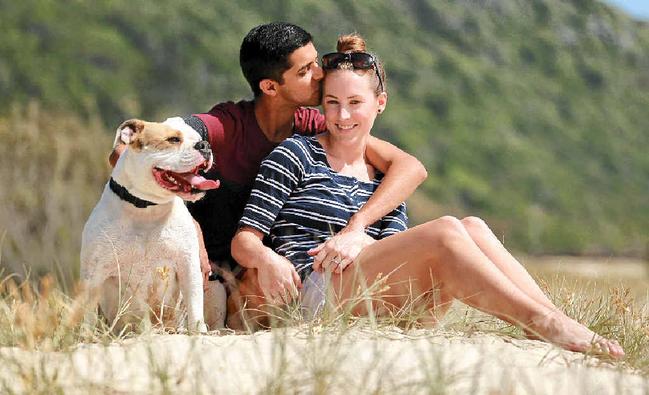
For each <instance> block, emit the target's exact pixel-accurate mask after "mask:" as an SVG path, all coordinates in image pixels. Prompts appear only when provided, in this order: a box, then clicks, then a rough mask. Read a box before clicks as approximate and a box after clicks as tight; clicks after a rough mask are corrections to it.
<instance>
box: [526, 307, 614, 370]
mask: <svg viewBox="0 0 649 395" xmlns="http://www.w3.org/2000/svg"><path fill="white" fill-rule="evenodd" d="M523 330H524V332H525V335H526V337H528V338H536V339H540V340H545V341H547V342H549V343H553V344H555V345H557V346H559V347H562V348H565V349H566V350H570V351H577V352H582V353H593V354H598V355H607V356H610V357H612V358H614V359H621V358H623V357H624V350H623V349H622V346H620V344H619V343H618V342H617V341H616V340H609V339H606V338H604V337H602V336H600V335H598V334H596V333H595V332H593V331H591V330H590V329H588V328H586V327H585V326H584V325H581V324H580V323H578V322H577V321H575V320H573V319H571V318H569V317H567V316H566V315H564V314H562V313H556V312H555V313H550V314H549V315H546V316H544V317H540V318H538V319H535V320H532V322H530V324H529V325H528V326H527V327H526V328H524V329H523Z"/></svg>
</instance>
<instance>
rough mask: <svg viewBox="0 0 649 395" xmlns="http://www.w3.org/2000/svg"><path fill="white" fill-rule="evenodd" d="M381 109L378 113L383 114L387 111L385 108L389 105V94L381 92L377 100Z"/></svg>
mask: <svg viewBox="0 0 649 395" xmlns="http://www.w3.org/2000/svg"><path fill="white" fill-rule="evenodd" d="M376 99H377V102H378V105H379V108H378V110H377V111H378V113H379V114H380V113H382V112H383V111H385V106H387V104H388V94H387V93H386V92H381V93H380V94H379V96H378V97H377V98H376Z"/></svg>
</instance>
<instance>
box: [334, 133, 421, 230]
mask: <svg viewBox="0 0 649 395" xmlns="http://www.w3.org/2000/svg"><path fill="white" fill-rule="evenodd" d="M365 154H366V156H367V159H368V161H369V162H370V164H371V165H372V166H374V167H375V168H377V169H379V170H380V171H381V172H382V173H383V174H385V177H383V180H382V181H381V185H379V186H378V188H377V189H376V191H375V192H374V193H373V194H372V196H371V197H370V199H369V200H368V201H367V203H365V205H364V206H363V207H361V209H360V210H359V211H358V212H357V213H356V214H355V215H354V216H352V218H351V220H350V221H349V224H347V226H346V227H345V229H344V230H343V231H348V230H365V228H366V227H367V226H369V225H371V224H373V223H374V222H376V221H378V220H380V219H381V218H383V217H384V216H385V215H387V214H388V213H390V212H392V210H394V209H395V208H396V207H398V206H399V204H401V202H403V201H405V200H406V199H408V197H410V195H412V193H413V192H414V191H415V189H417V187H418V186H419V185H420V184H421V183H422V182H424V180H425V179H426V177H427V176H428V173H427V172H426V168H425V167H424V165H422V164H421V162H420V161H419V160H417V158H415V157H414V156H412V155H410V154H408V153H406V152H404V151H402V150H401V149H399V148H397V147H396V146H394V145H392V144H390V143H388V142H387V141H383V140H380V139H377V138H376V137H372V136H370V138H369V141H368V144H367V149H366V151H365Z"/></svg>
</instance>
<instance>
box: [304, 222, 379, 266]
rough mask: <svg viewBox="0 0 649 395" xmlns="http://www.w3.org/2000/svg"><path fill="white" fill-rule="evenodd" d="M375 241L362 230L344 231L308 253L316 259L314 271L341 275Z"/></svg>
mask: <svg viewBox="0 0 649 395" xmlns="http://www.w3.org/2000/svg"><path fill="white" fill-rule="evenodd" d="M375 241H376V240H374V239H373V238H372V237H371V236H369V235H367V234H366V233H365V232H364V231H363V230H362V229H353V230H346V229H343V230H342V231H340V233H338V234H336V235H334V236H333V237H331V238H330V239H329V240H327V241H326V242H324V243H322V244H320V245H319V246H317V247H315V248H313V249H311V250H309V251H308V254H309V255H311V256H313V257H315V258H314V259H313V270H315V271H318V272H319V271H323V270H324V271H331V272H334V273H338V274H340V273H342V272H343V270H345V268H347V266H349V265H350V264H352V263H353V262H354V260H355V259H356V257H358V254H360V252H361V251H362V250H363V248H365V247H367V246H368V245H370V244H372V243H374V242H375Z"/></svg>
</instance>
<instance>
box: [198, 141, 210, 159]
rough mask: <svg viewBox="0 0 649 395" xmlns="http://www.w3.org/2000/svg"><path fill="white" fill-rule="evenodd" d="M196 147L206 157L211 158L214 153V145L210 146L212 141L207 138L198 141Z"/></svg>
mask: <svg viewBox="0 0 649 395" xmlns="http://www.w3.org/2000/svg"><path fill="white" fill-rule="evenodd" d="M194 149H195V150H197V151H198V152H200V153H201V155H203V158H205V159H209V158H210V155H212V147H210V143H208V142H207V141H205V140H202V141H199V142H198V143H196V145H194Z"/></svg>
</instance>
